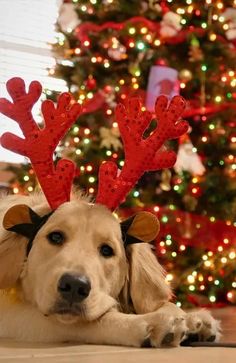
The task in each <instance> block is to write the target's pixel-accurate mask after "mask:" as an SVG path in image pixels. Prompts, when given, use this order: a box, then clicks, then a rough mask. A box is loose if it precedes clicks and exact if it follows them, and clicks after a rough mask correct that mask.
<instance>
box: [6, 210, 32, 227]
mask: <svg viewBox="0 0 236 363" xmlns="http://www.w3.org/2000/svg"><path fill="white" fill-rule="evenodd" d="M2 224H3V227H4V228H5V229H6V230H8V231H14V227H15V226H17V225H22V224H32V221H31V217H30V208H29V207H28V206H27V205H25V204H17V205H14V206H13V207H11V208H10V209H8V211H7V212H6V214H5V216H4V218H3V222H2ZM14 232H16V231H14Z"/></svg>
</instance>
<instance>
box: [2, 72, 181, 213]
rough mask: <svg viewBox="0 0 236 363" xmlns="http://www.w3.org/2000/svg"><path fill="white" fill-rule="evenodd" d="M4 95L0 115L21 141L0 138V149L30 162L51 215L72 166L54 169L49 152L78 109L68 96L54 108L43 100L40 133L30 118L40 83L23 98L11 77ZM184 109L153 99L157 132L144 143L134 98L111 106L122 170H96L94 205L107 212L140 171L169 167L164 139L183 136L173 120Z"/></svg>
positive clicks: (109, 165)
mask: <svg viewBox="0 0 236 363" xmlns="http://www.w3.org/2000/svg"><path fill="white" fill-rule="evenodd" d="M7 90H8V93H9V94H10V96H11V97H12V101H13V102H10V101H8V100H7V99H5V98H0V112H2V113H3V114H4V115H6V116H8V117H10V118H12V119H13V120H15V121H16V122H17V123H18V124H19V126H20V128H21V130H22V132H23V135H24V137H25V138H24V139H23V138H20V137H18V136H16V135H14V134H11V133H5V134H3V135H2V137H1V144H2V146H4V147H5V148H7V149H9V150H11V151H14V152H16V153H18V154H21V155H24V156H27V157H28V158H29V159H30V161H31V163H32V166H33V168H34V170H35V173H36V175H37V177H38V180H39V183H40V185H41V187H42V190H43V192H44V194H45V196H46V198H47V200H48V203H49V205H50V207H51V209H52V210H54V209H56V208H57V207H58V206H59V205H60V204H62V203H64V202H66V201H69V200H70V191H71V186H72V181H73V176H74V168H75V167H74V164H73V162H72V161H70V160H65V159H61V160H60V161H59V162H58V163H57V165H54V162H53V152H54V150H55V148H56V146H57V144H58V143H59V141H60V140H61V139H62V138H63V137H64V135H65V134H66V132H67V131H68V129H69V128H70V127H71V125H72V124H73V123H74V122H75V120H76V119H77V118H78V116H79V115H80V114H81V107H80V105H79V104H78V103H75V101H74V100H73V99H72V97H71V95H70V94H69V93H63V94H61V96H60V97H59V99H58V103H57V106H56V107H55V106H54V104H53V102H52V101H49V100H46V101H43V102H42V107H41V109H42V114H43V116H44V121H45V126H44V128H42V129H40V128H39V127H38V125H37V124H36V122H35V121H34V119H33V116H32V113H31V110H32V107H33V105H34V104H35V103H36V102H37V100H38V99H39V97H40V95H41V92H42V87H41V85H40V83H39V82H37V81H33V82H32V83H31V84H30V86H29V91H28V93H26V90H25V83H24V81H23V80H22V79H21V78H12V79H11V80H9V81H8V82H7ZM184 108H185V100H184V99H183V98H182V97H180V96H175V97H174V98H173V99H172V100H171V102H170V104H169V105H168V99H167V97H165V96H160V97H158V99H157V101H156V106H155V114H156V117H157V127H156V129H155V130H154V131H153V132H152V134H151V135H150V136H149V137H147V138H144V137H143V133H144V132H145V130H146V129H147V128H148V126H149V125H150V122H151V120H152V118H153V117H152V114H151V113H150V112H148V111H144V112H143V111H142V110H141V104H140V101H139V100H138V99H136V98H131V99H129V100H128V102H127V104H126V106H124V105H121V104H120V105H118V106H117V107H116V119H117V122H118V125H119V129H120V133H121V137H122V140H123V143H124V150H125V163H124V167H123V169H122V170H118V168H117V166H116V164H115V163H113V162H105V163H103V164H102V165H101V166H100V170H99V187H98V195H97V198H96V202H97V203H100V204H104V205H106V206H107V207H108V208H109V209H111V210H112V211H113V210H115V209H116V208H117V207H118V206H119V204H120V203H121V202H122V201H123V200H124V199H125V196H126V195H127V194H128V192H129V191H130V190H131V189H132V188H133V186H134V185H135V184H136V182H137V181H138V179H139V178H140V177H141V176H142V175H143V174H144V172H145V171H151V170H158V169H162V168H169V167H172V166H173V165H174V163H175V161H176V155H175V153H174V151H167V150H163V148H162V147H163V145H164V143H165V142H166V141H167V140H169V139H174V138H178V137H180V136H181V135H183V134H184V133H185V132H186V131H187V129H188V124H187V122H186V121H179V117H180V116H181V114H182V113H183V110H184Z"/></svg>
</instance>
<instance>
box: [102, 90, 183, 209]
mask: <svg viewBox="0 0 236 363" xmlns="http://www.w3.org/2000/svg"><path fill="white" fill-rule="evenodd" d="M184 108H185V100H184V99H183V98H182V97H180V96H175V97H174V98H173V99H172V100H171V102H170V104H169V106H168V99H167V97H165V96H160V97H158V99H157V101H156V106H155V112H156V117H157V127H156V129H155V130H154V131H153V133H152V134H151V135H150V136H149V137H147V138H145V139H144V138H143V133H144V131H145V130H146V129H147V127H148V126H149V124H150V122H151V119H152V115H151V113H150V112H148V111H145V112H142V111H141V104H140V102H139V100H138V99H136V98H131V99H130V100H129V101H128V102H127V106H126V107H124V106H123V105H118V106H117V108H116V119H117V121H118V125H119V129H120V133H121V137H122V140H123V143H124V151H125V164H124V167H123V169H122V170H118V168H117V166H116V164H114V163H113V162H105V163H103V164H102V165H101V166H100V170H99V188H98V196H97V199H96V202H97V203H101V204H104V205H106V206H107V207H108V208H109V209H111V210H114V209H116V208H117V207H118V206H119V204H120V203H121V202H122V201H123V200H124V198H125V196H126V194H127V193H128V192H129V191H130V189H131V188H133V186H134V185H135V183H136V182H137V181H138V180H139V178H140V177H141V176H142V175H143V174H144V172H145V171H151V170H158V169H163V168H170V167H172V166H173V165H174V163H175V161H176V155H175V153H174V151H167V150H163V149H162V146H163V144H164V143H165V141H166V140H169V139H174V138H178V137H179V136H181V135H183V134H184V133H185V132H186V131H187V129H188V124H187V122H186V121H179V117H180V116H181V114H182V113H183V111H184Z"/></svg>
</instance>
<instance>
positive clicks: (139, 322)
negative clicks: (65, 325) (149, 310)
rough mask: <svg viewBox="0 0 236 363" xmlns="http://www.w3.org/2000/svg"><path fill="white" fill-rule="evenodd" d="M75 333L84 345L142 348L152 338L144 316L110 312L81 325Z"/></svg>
mask: <svg viewBox="0 0 236 363" xmlns="http://www.w3.org/2000/svg"><path fill="white" fill-rule="evenodd" d="M78 328H79V329H78V331H77V332H75V334H76V336H77V339H79V341H81V342H83V343H89V344H106V345H123V346H134V347H141V346H143V345H145V342H146V340H147V339H148V337H149V336H150V333H151V331H150V326H149V323H148V322H147V321H146V320H145V319H144V318H143V316H142V315H135V314H123V313H120V312H118V311H115V310H114V311H110V312H107V313H106V314H104V316H102V317H101V318H100V319H98V320H97V321H94V322H90V323H84V324H82V325H81V326H80V325H79V327H78Z"/></svg>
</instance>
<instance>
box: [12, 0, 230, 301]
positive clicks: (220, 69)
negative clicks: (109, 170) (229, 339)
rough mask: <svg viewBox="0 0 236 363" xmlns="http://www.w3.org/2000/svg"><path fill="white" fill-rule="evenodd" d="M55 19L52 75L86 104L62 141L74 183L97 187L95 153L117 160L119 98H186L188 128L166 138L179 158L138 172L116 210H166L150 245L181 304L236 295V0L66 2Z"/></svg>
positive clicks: (24, 177)
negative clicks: (173, 137)
mask: <svg viewBox="0 0 236 363" xmlns="http://www.w3.org/2000/svg"><path fill="white" fill-rule="evenodd" d="M57 26H58V39H57V43H56V44H55V45H54V54H55V58H56V63H57V64H56V67H55V68H54V69H50V70H49V73H50V74H53V75H54V76H58V77H60V78H63V79H64V80H66V82H67V84H68V89H69V91H70V92H71V93H73V95H74V97H75V99H76V100H77V101H78V102H79V103H81V104H82V105H83V115H82V116H81V117H80V118H79V120H78V123H77V124H75V125H74V126H73V127H72V129H71V131H70V133H69V134H68V136H67V138H66V139H65V140H64V143H63V144H61V145H60V146H59V147H58V155H59V156H60V155H61V156H62V155H63V156H66V157H69V158H72V159H73V160H74V161H75V162H76V164H77V166H78V174H80V175H79V178H77V179H75V182H77V183H78V184H79V186H80V187H81V188H83V189H84V190H86V192H87V193H88V194H90V195H91V197H93V196H95V195H96V192H97V177H98V168H99V165H100V164H101V163H102V161H103V160H113V161H116V162H117V163H118V165H119V166H120V168H122V166H123V165H124V155H123V149H122V144H121V141H120V138H119V130H118V127H117V122H116V119H115V115H114V110H115V106H116V105H117V104H118V103H119V102H125V100H126V99H127V97H128V96H136V97H139V98H140V99H141V100H142V102H143V105H144V109H145V108H146V109H148V110H149V111H153V106H154V101H155V98H156V97H157V96H158V95H159V94H163V93H164V94H167V95H168V96H169V97H172V96H173V95H175V94H178V93H180V94H181V95H182V96H184V97H185V98H186V100H187V101H188V106H187V108H186V111H185V114H184V117H185V119H187V120H188V121H189V124H190V130H189V134H188V135H187V136H185V137H184V138H182V139H181V140H180V141H179V142H178V143H177V142H176V143H174V144H172V147H174V148H175V150H176V151H177V155H178V160H177V163H176V165H175V168H174V169H173V170H164V171H162V172H155V173H149V174H148V175H144V177H143V178H142V179H141V180H140V181H139V184H138V185H137V186H136V188H135V189H134V190H133V191H132V193H131V194H130V195H129V197H128V199H127V201H126V203H125V204H123V206H122V207H123V211H122V213H121V214H123V215H128V214H130V213H131V212H134V211H135V210H137V209H139V208H146V209H149V210H151V211H153V212H155V213H157V215H158V216H159V218H160V219H161V222H162V232H161V235H160V238H159V240H158V242H157V252H158V256H159V258H160V260H161V262H162V263H163V264H164V266H165V268H166V269H167V271H168V275H167V279H168V280H169V281H172V283H173V284H174V286H175V288H176V295H177V303H178V304H179V305H180V304H181V303H185V304H186V303H187V301H188V302H189V303H194V304H200V305H208V304H221V303H222V304H224V303H225V302H228V303H229V302H230V303H236V264H235V257H236V253H235V248H234V243H235V242H236V237H235V235H236V233H235V231H236V229H235V226H236V222H235V216H236V156H235V150H236V131H235V126H236V101H235V98H236V92H235V90H236V71H235V64H236V49H235V45H236V1H230V0H228V1H227V0H225V1H221V0H217V1H213V0H203V1H197V0H195V1H194V0H185V1H173V0H167V1H164V0H163V1H155V0H140V1H139V0H129V1H126V0H87V1H86V0H79V1H78V0H73V1H67V0H65V1H64V4H63V5H62V6H61V9H60V14H59V18H58V24H57ZM47 96H48V97H50V98H52V99H55V97H56V95H55V94H51V92H48V93H47ZM153 122H154V124H155V122H158V120H156V121H155V120H154V121H153ZM149 131H150V130H149ZM20 178H21V179H19V180H20V182H19V180H18V181H17V182H15V184H14V187H15V191H17V190H18V191H22V189H23V190H25V191H29V192H31V191H32V190H34V188H35V180H34V175H33V172H32V170H30V171H29V172H28V171H27V167H26V169H24V172H23V173H22V174H21V176H20ZM186 299H187V300H186Z"/></svg>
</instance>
